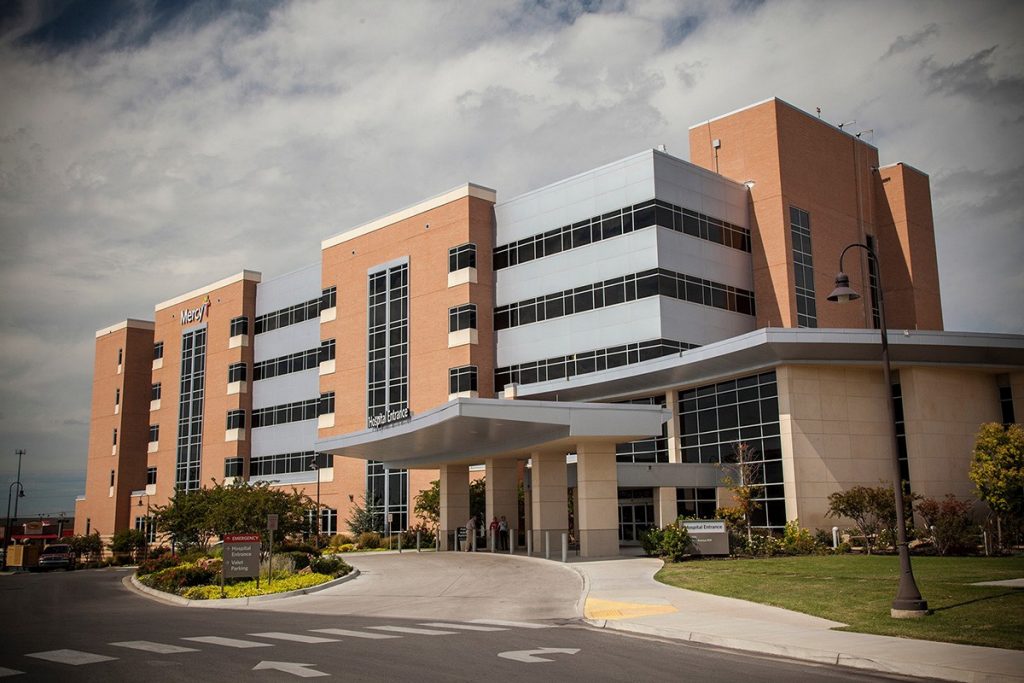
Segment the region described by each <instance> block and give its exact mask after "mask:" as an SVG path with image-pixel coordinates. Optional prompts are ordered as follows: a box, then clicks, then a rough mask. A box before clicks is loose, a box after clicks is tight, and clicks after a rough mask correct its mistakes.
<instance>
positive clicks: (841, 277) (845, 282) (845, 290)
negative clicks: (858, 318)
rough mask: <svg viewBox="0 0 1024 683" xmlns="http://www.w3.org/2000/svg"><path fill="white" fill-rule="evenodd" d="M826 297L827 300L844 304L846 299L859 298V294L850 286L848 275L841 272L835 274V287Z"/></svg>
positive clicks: (853, 299)
mask: <svg viewBox="0 0 1024 683" xmlns="http://www.w3.org/2000/svg"><path fill="white" fill-rule="evenodd" d="M827 298H828V300H829V301H836V302H838V303H841V304H845V303H846V302H847V301H855V300H856V299H859V298H860V294H858V293H857V292H856V291H855V290H853V289H851V288H850V278H849V276H847V274H846V273H842V272H841V273H838V274H837V275H836V288H835V289H833V290H832V293H831V294H829V295H828V297H827Z"/></svg>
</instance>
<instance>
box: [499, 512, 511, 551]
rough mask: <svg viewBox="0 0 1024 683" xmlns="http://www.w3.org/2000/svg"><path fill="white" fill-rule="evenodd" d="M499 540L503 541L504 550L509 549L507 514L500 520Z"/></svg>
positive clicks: (502, 547)
mask: <svg viewBox="0 0 1024 683" xmlns="http://www.w3.org/2000/svg"><path fill="white" fill-rule="evenodd" d="M498 541H499V542H500V543H501V549H502V550H508V544H509V537H508V520H507V519H505V515H502V516H501V519H500V520H498Z"/></svg>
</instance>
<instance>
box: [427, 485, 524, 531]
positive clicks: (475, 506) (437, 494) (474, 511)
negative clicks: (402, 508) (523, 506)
mask: <svg viewBox="0 0 1024 683" xmlns="http://www.w3.org/2000/svg"><path fill="white" fill-rule="evenodd" d="M521 497H522V492H521V491H520V498H521ZM413 512H415V513H416V514H417V515H419V516H420V517H422V518H423V519H425V520H426V521H427V524H428V525H429V526H431V527H432V528H433V529H435V530H436V529H437V528H438V527H439V525H440V523H441V481H440V480H439V479H435V480H434V481H432V482H430V487H429V488H425V489H423V490H422V491H420V493H419V494H418V495H417V496H416V506H415V507H414V508H413ZM486 513H487V480H486V477H480V478H479V479H474V480H472V481H470V482H469V514H470V515H480V516H481V517H483V516H484V515H485V514H486ZM464 521H465V520H462V519H460V520H458V521H457V523H458V524H459V525H460V526H461V525H462V523H463V522H464ZM485 522H486V520H485Z"/></svg>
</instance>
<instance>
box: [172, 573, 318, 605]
mask: <svg viewBox="0 0 1024 683" xmlns="http://www.w3.org/2000/svg"><path fill="white" fill-rule="evenodd" d="M330 580H331V577H330V576H326V575H324V574H295V575H293V576H286V577H282V578H277V576H275V577H274V582H273V583H271V584H270V585H269V586H268V585H267V582H266V580H264V581H262V582H261V583H260V586H259V588H257V587H256V581H254V580H249V581H238V582H236V583H233V584H228V585H226V586H224V597H225V598H251V597H254V596H257V595H268V594H270V593H284V592H287V591H294V590H299V589H301V588H309V587H311V586H317V585H320V584H321V583H326V582H328V581H330ZM181 596H182V597H183V598H186V599H188V600H217V599H219V598H220V586H219V585H207V586H193V587H190V588H186V589H184V590H183V591H182V593H181Z"/></svg>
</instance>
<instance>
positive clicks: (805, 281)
mask: <svg viewBox="0 0 1024 683" xmlns="http://www.w3.org/2000/svg"><path fill="white" fill-rule="evenodd" d="M789 227H790V234H791V237H792V239H793V278H794V282H795V286H796V325H797V327H817V326H818V311H817V307H816V305H815V303H814V262H813V259H812V258H811V216H810V214H808V213H807V212H806V211H804V210H802V209H798V208H796V207H795V206H791V207H789Z"/></svg>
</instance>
